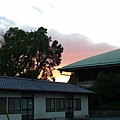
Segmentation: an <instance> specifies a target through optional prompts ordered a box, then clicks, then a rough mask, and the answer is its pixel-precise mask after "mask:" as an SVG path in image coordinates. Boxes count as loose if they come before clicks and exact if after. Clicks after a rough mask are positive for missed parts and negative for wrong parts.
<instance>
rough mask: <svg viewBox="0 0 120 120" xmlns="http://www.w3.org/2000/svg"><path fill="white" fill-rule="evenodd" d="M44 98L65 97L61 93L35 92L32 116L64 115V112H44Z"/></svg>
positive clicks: (36, 117)
mask: <svg viewBox="0 0 120 120" xmlns="http://www.w3.org/2000/svg"><path fill="white" fill-rule="evenodd" d="M46 98H65V96H64V95H63V94H48V93H44V94H39V93H38V94H35V95H34V103H35V104H34V118H35V119H38V118H54V117H56V118H60V117H62V118H63V117H65V112H46Z"/></svg>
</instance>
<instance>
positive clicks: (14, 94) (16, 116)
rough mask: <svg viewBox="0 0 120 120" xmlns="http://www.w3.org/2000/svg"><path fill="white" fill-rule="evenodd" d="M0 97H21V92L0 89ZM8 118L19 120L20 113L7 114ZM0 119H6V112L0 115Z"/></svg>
mask: <svg viewBox="0 0 120 120" xmlns="http://www.w3.org/2000/svg"><path fill="white" fill-rule="evenodd" d="M0 97H21V93H18V92H8V91H7V92H4V91H0ZM7 110H8V108H7ZM9 118H10V120H21V114H9ZM0 120H7V116H6V114H2V115H0Z"/></svg>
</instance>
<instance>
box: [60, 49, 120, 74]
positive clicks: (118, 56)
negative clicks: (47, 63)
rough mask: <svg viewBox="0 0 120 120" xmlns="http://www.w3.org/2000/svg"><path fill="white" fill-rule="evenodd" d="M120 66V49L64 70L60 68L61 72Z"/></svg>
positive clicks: (75, 63)
mask: <svg viewBox="0 0 120 120" xmlns="http://www.w3.org/2000/svg"><path fill="white" fill-rule="evenodd" d="M118 64H120V49H116V50H113V51H109V52H106V53H103V54H99V55H96V56H92V57H89V58H86V59H83V60H80V61H77V62H74V63H72V64H69V65H67V66H64V67H62V68H59V69H58V70H60V71H68V72H71V71H72V70H76V69H81V68H90V67H99V66H107V65H118Z"/></svg>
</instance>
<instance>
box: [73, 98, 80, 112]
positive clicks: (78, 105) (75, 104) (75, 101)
mask: <svg viewBox="0 0 120 120" xmlns="http://www.w3.org/2000/svg"><path fill="white" fill-rule="evenodd" d="M74 110H81V99H80V98H75V99H74Z"/></svg>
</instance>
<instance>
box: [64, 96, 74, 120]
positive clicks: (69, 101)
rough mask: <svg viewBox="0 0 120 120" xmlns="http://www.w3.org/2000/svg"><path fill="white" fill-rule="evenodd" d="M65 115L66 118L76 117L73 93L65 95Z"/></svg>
mask: <svg viewBox="0 0 120 120" xmlns="http://www.w3.org/2000/svg"><path fill="white" fill-rule="evenodd" d="M65 116H66V118H74V111H73V95H66V97H65Z"/></svg>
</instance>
